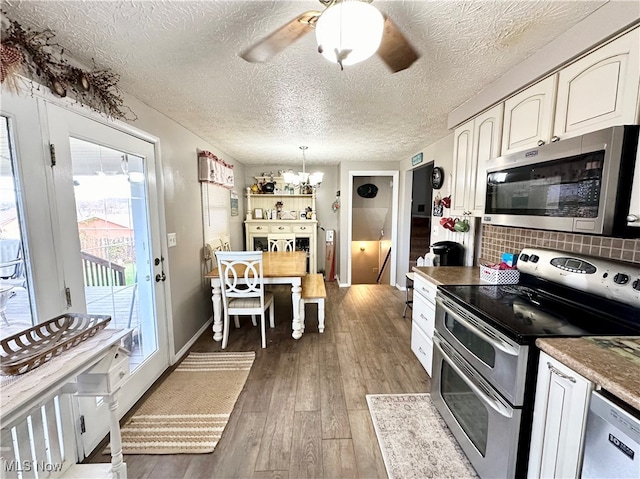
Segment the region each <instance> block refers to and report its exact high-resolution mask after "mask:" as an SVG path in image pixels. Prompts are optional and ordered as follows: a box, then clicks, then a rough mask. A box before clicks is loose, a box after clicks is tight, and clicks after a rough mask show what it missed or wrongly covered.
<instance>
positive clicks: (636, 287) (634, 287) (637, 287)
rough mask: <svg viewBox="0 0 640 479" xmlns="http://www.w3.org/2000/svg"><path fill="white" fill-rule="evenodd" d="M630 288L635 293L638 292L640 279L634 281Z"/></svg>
mask: <svg viewBox="0 0 640 479" xmlns="http://www.w3.org/2000/svg"><path fill="white" fill-rule="evenodd" d="M631 286H633V289H635V290H636V291H640V279H636V280H635V281H634V282H633V284H632V285H631Z"/></svg>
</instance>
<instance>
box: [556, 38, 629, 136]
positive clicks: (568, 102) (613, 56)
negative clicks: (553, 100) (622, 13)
mask: <svg viewBox="0 0 640 479" xmlns="http://www.w3.org/2000/svg"><path fill="white" fill-rule="evenodd" d="M639 50H640V29H637V28H636V29H635V30H633V31H631V32H629V33H627V34H625V35H623V36H621V37H620V38H618V39H617V40H614V41H613V42H611V43H609V44H607V45H605V46H603V47H602V48H599V49H598V50H595V51H594V52H592V53H590V54H589V55H587V56H585V57H584V58H582V59H580V60H578V61H576V62H575V63H572V64H571V65H569V66H567V67H566V68H564V69H562V70H561V71H560V74H559V80H558V103H557V109H556V119H555V126H554V129H553V133H554V135H555V136H558V137H560V138H565V137H568V136H576V135H579V134H582V133H585V132H588V131H595V130H599V129H601V128H606V127H608V126H614V125H625V124H636V123H637V122H638V121H637V120H638V85H639V84H640V64H639V61H638V57H639Z"/></svg>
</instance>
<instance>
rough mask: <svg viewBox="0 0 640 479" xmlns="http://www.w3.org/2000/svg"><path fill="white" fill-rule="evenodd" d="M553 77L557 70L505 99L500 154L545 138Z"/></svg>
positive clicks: (549, 128) (553, 94)
mask: <svg viewBox="0 0 640 479" xmlns="http://www.w3.org/2000/svg"><path fill="white" fill-rule="evenodd" d="M557 79H558V75H557V74H555V75H551V76H550V77H547V78H545V79H544V80H542V81H540V82H538V83H536V84H535V85H533V86H531V87H529V88H527V89H526V90H524V91H522V92H520V93H518V94H517V95H514V96H512V97H511V98H509V99H507V100H506V101H505V103H504V127H503V132H502V154H503V155H504V154H506V153H512V152H514V151H520V150H525V149H527V148H533V147H535V146H537V145H538V142H539V141H544V142H545V143H548V142H549V140H550V139H551V132H552V124H553V113H554V105H555V102H556V83H557Z"/></svg>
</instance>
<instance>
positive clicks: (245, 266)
mask: <svg viewBox="0 0 640 479" xmlns="http://www.w3.org/2000/svg"><path fill="white" fill-rule="evenodd" d="M216 259H217V261H218V273H219V275H220V284H221V289H222V301H223V303H224V304H223V306H224V307H223V309H224V317H223V326H222V328H223V329H222V349H225V348H226V347H227V343H228V340H229V316H231V315H236V316H237V315H252V316H254V315H258V314H259V315H260V336H261V339H262V347H263V348H266V347H267V337H266V331H265V312H266V310H267V309H269V325H270V327H272V328H274V327H275V314H274V306H273V304H274V301H273V293H271V292H268V291H265V289H264V273H263V268H262V251H217V252H216ZM236 326H237V324H236Z"/></svg>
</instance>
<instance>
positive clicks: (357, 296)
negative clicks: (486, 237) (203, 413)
mask: <svg viewBox="0 0 640 479" xmlns="http://www.w3.org/2000/svg"><path fill="white" fill-rule="evenodd" d="M274 291H275V292H276V306H275V307H276V328H275V329H269V328H267V337H268V343H267V348H266V349H262V348H260V334H259V331H258V328H254V327H253V326H251V321H250V319H249V318H247V317H245V318H241V328H240V329H235V328H232V330H231V333H230V336H229V345H228V347H227V349H226V350H227V351H250V350H255V351H256V361H255V363H254V365H253V367H252V370H251V372H250V374H249V378H248V380H247V383H246V386H245V388H244V390H243V392H242V394H241V395H240V398H239V399H238V402H237V403H236V406H235V409H234V411H233V414H232V415H231V418H230V420H229V423H228V425H227V427H226V429H225V431H224V434H223V436H222V439H221V440H220V442H219V444H218V445H217V447H216V450H215V451H214V452H213V453H211V454H193V455H166V456H160V455H127V456H125V461H126V463H127V466H128V473H129V478H130V479H137V478H171V479H176V478H189V479H194V478H255V479H266V478H283V479H287V478H289V479H299V478H309V477H317V478H332V479H333V478H378V477H379V478H386V477H387V474H386V471H385V467H384V463H383V461H382V456H381V453H380V450H379V447H378V442H377V439H376V435H375V432H374V430H373V424H372V422H371V418H370V415H369V410H368V408H367V402H366V399H365V395H366V394H375V393H422V392H428V391H429V377H428V376H427V374H426V372H425V371H424V369H423V368H422V366H421V365H420V363H419V362H418V360H417V358H416V357H415V355H414V354H413V352H412V351H411V349H410V331H411V320H410V319H406V320H405V319H403V318H402V309H403V307H404V297H405V296H404V292H402V291H398V290H396V289H395V288H392V287H390V286H386V285H356V286H351V287H350V288H338V286H337V284H336V283H327V293H328V297H327V302H326V329H325V332H324V333H322V334H319V333H318V329H317V314H316V307H315V306H314V305H308V306H307V320H306V332H305V334H304V336H303V337H302V338H301V339H300V340H298V341H296V340H294V339H293V338H292V337H291V332H290V331H291V297H290V295H289V293H288V288H286V287H284V286H279V287H275V288H274ZM220 350H221V349H220V343H216V342H214V341H213V340H212V338H211V331H210V330H208V331H207V332H206V333H205V334H204V335H202V337H200V338H199V339H198V340H197V342H196V343H195V344H194V346H193V348H192V351H198V352H209V351H220ZM185 393H186V394H197V391H185ZM104 458H105V456H101V457H97V458H92V460H95V461H96V462H103V461H104Z"/></svg>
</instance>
